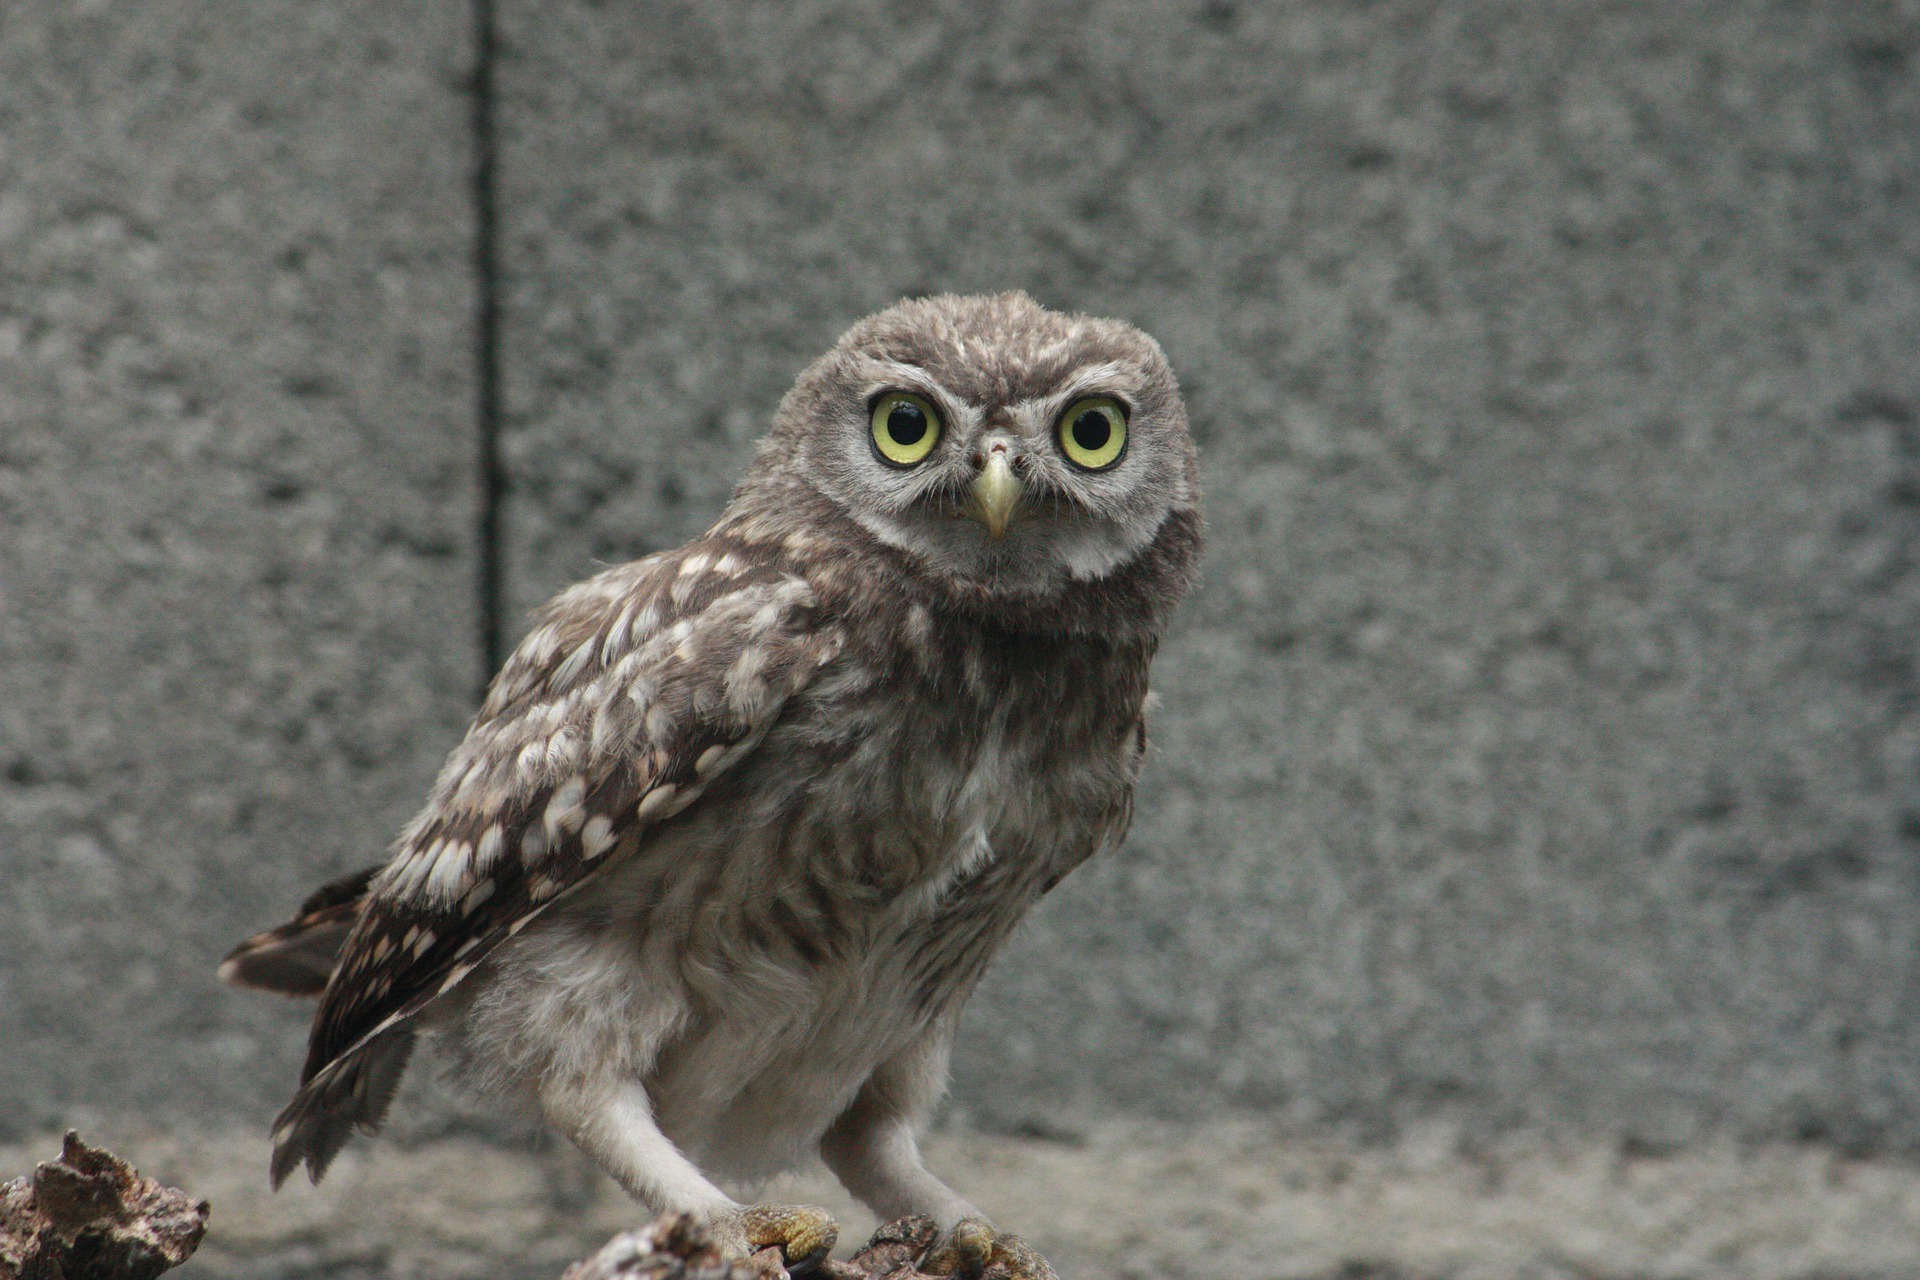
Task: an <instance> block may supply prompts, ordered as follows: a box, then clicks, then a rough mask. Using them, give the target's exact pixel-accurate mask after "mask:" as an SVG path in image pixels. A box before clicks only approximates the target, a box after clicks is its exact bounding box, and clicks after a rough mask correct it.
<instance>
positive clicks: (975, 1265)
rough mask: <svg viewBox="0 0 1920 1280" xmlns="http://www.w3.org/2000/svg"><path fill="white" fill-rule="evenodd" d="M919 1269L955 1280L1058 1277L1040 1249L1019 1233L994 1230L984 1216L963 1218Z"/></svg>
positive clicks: (928, 1255)
mask: <svg viewBox="0 0 1920 1280" xmlns="http://www.w3.org/2000/svg"><path fill="white" fill-rule="evenodd" d="M920 1270H921V1271H923V1272H925V1273H926V1274H928V1275H930V1276H952V1277H954V1278H955V1280H1059V1277H1058V1276H1056V1275H1054V1273H1053V1268H1052V1267H1051V1266H1049V1265H1048V1264H1047V1260H1046V1259H1045V1258H1043V1257H1041V1256H1040V1251H1039V1250H1037V1249H1035V1248H1034V1247H1033V1246H1032V1245H1030V1244H1028V1243H1027V1242H1026V1241H1025V1240H1022V1239H1021V1238H1020V1237H1019V1236H1016V1235H1008V1234H1005V1233H1003V1232H999V1231H995V1230H994V1229H993V1224H992V1223H990V1222H988V1221H987V1220H986V1219H984V1218H962V1219H961V1220H960V1221H959V1222H958V1223H957V1224H956V1225H955V1226H954V1228H953V1230H952V1231H951V1232H949V1233H948V1234H947V1238H946V1239H945V1240H942V1241H941V1242H940V1243H939V1244H937V1245H935V1246H934V1247H933V1251H932V1252H930V1253H929V1254H927V1256H926V1258H925V1259H923V1260H922V1261H921V1263H920Z"/></svg>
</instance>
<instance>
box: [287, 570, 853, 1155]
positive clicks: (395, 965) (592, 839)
mask: <svg viewBox="0 0 1920 1280" xmlns="http://www.w3.org/2000/svg"><path fill="white" fill-rule="evenodd" d="M814 605H815V597H814V593H813V590H812V588H811V587H809V586H808V584H807V583H806V582H805V580H804V579H802V578H799V577H796V576H795V575H793V574H792V573H790V572H787V571H786V570H784V569H783V568H781V567H780V566H779V564H778V563H777V561H776V560H775V559H774V558H773V557H771V556H769V554H768V552H767V549H766V548H764V547H759V546H754V545H751V544H748V543H744V542H741V541H739V540H736V539H729V538H726V537H724V536H718V537H713V538H709V539H706V540H704V541H701V542H696V543H693V544H690V545H689V546H687V547H684V548H682V549H681V550H679V551H677V552H674V553H672V554H668V555H661V556H655V557H651V558H650V559H648V560H643V561H639V562H636V563H635V564H631V565H624V566H620V567H618V568H614V569H610V570H608V571H606V572H605V573H602V574H600V575H599V576H598V577H595V578H592V579H589V580H588V581H586V582H584V583H582V584H580V585H579V586H576V587H574V588H573V589H572V590H570V591H568V592H566V593H564V594H563V595H561V596H560V597H559V598H558V599H557V600H555V601H554V602H553V603H552V604H551V605H549V606H548V607H547V608H546V609H545V610H544V611H543V612H542V614H541V616H540V617H539V618H537V619H536V625H535V628H534V630H533V632H532V634H531V635H530V636H529V637H528V638H527V640H526V641H525V642H524V643H523V644H522V645H521V646H520V647H519V649H518V650H517V651H516V652H515V653H514V655H513V656H512V657H511V658H510V659H509V660H508V662H507V665H506V667H505V669H504V670H503V671H502V672H501V674H500V677H499V679H498V680H497V681H496V682H495V684H494V688H493V691H492V694H491V696H490V697H489V698H488V700H487V703H486V705H485V707H483V709H482V710H481V712H480V715H479V717H478V719H477V720H476V721H475V723H474V726H473V729H472V730H471V731H470V732H469V734H468V737H467V740H466V742H465V743H463V744H462V746H461V748H460V749H459V750H457V751H456V752H455V753H454V755H453V757H452V759H451V760H450V761H449V762H448V765H447V768H446V770H445V771H443V773H442V775H441V777H440V780H439V782H438V783H437V784H436V786H435V788H434V792H433V794H432V796H431V797H430V799H429V801H428V806H427V809H426V810H425V812H423V813H422V814H421V816H420V817H419V818H417V819H416V820H415V821H414V823H413V824H412V826H411V827H410V828H409V830H408V832H407V833H406V834H405V835H404V836H403V837H402V839H401V844H400V851H399V853H398V854H397V856H396V857H395V859H394V860H393V862H392V863H391V864H389V865H388V866H387V867H386V868H385V869H384V870H383V871H382V872H381V873H380V874H379V875H378V876H377V877H375V878H374V879H373V881H372V883H371V884H370V886H369V887H368V892H367V894H366V897H365V899H364V901H363V902H362V904H361V906H360V910H359V914H358V917H357V919H356V920H355V921H354V923H353V927H352V932H351V934H350V936H349V937H348V938H347V941H346V943H345V946H344V947H343V949H342V952H341V959H340V963H339V965H338V967H337V968H336V969H335V970H334V973H333V975H332V980H331V981H330V982H329V983H328V984H327V987H326V991H325V994H324V995H323V996H322V997H321V1002H320V1010H319V1013H318V1014H317V1015H316V1017H315V1019H314V1025H313V1032H312V1035H311V1039H310V1041H309V1045H308V1053H307V1062H306V1067H305V1069H304V1070H303V1072H302V1075H301V1085H302V1088H301V1090H300V1092H299V1094H298V1095H296V1096H295V1098H294V1100H293V1102H292V1103H291V1104H289V1106H288V1107H287V1109H286V1110H285V1111H284V1112H283V1113H282V1114H281V1117H280V1119H279V1120H278V1121H277V1122H276V1124H275V1129H274V1134H275V1150H274V1161H273V1175H274V1180H275V1183H276V1184H277V1183H278V1182H279V1181H281V1180H282V1179H284V1178H285V1177H286V1176H287V1174H288V1173H289V1172H291V1171H292V1169H293V1167H294V1166H295V1165H296V1164H298V1163H301V1162H303V1161H304V1162H305V1164H306V1165H307V1169H308V1172H309V1174H310V1175H311V1176H312V1177H313V1178H314V1179H315V1180H316V1181H317V1180H318V1179H319V1177H320V1176H321V1174H322V1173H324V1171H325V1169H326V1166H327V1164H328V1163H329V1162H330V1161H331V1160H332V1158H333V1156H334V1155H335V1154H336V1153H337V1152H338V1150H339V1148H340V1145H341V1144H342V1143H344V1141H345V1140H346V1138H347V1136H348V1135H349V1134H350V1133H351V1132H352V1130H353V1128H355V1127H369V1126H372V1125H376V1124H378V1122H379V1120H380V1119H381V1117H382V1115H383V1114H384V1112H385V1109H386V1106H387V1103H388V1101H389V1100H390V1098H391V1096H392V1085H393V1083H395V1082H397V1079H398V1074H399V1069H400V1068H401V1067H403V1066H404V1053H405V1048H406V1046H407V1045H408V1044H409V1043H410V1041H411V1030H410V1029H409V1022H410V1020H411V1019H412V1018H413V1017H414V1016H415V1015H416V1014H418V1013H419V1012H420V1010H421V1009H423V1008H424V1007H425V1006H426V1005H427V1004H428V1003H430V1002H431V1001H433V1000H434V999H436V998H437V997H439V996H441V995H444V994H446V993H447V992H449V991H451V990H452V989H453V988H454V987H455V986H457V985H458V984H459V983H460V982H461V981H462V980H463V979H465V978H466V976H467V975H468V974H470V973H471V972H473V970H474V969H475V968H477V967H478V966H479V965H480V964H482V963H483V962H484V961H485V960H486V959H487V957H488V956H489V955H490V954H492V952H493V951H494V949H495V948H497V947H498V946H499V945H500V944H501V943H502V942H503V941H505V940H506V939H507V938H509V937H511V936H513V935H514V934H516V933H518V932H519V931H520V930H521V929H523V928H525V927H526V926H527V925H528V924H529V923H530V922H531V921H532V920H533V919H535V918H536V917H537V916H539V915H540V914H541V913H542V912H543V911H545V910H546V909H547V908H548V907H549V906H551V905H552V904H553V903H554V902H555V901H557V900H559V899H560V898H562V897H564V896H565V895H566V894H568V893H570V892H572V891H574V890H576V889H578V888H579V887H580V886H581V885H583V884H585V883H586V882H588V881H589V880H591V879H592V878H593V877H595V876H597V875H599V874H601V873H602V872H603V871H604V870H606V869H607V868H608V867H611V866H614V865H616V864H618V863H619V862H620V861H621V860H622V859H623V858H625V857H628V856H630V855H631V854H632V853H633V852H634V850H635V849H636V848H637V847H638V846H639V843H640V841H641V839H642V836H643V832H644V830H645V829H646V828H647V827H648V826H650V825H652V824H655V823H658V822H661V821H664V820H666V819H668V818H670V817H672V816H673V815H674V814H675V813H677V812H679V811H680V810H681V809H683V808H684V807H686V806H687V805H689V804H691V803H692V802H693V801H694V800H696V799H697V798H698V797H699V796H700V794H701V792H702V791H704V790H705V789H706V787H707V786H708V785H709V784H710V783H711V782H712V781H713V780H714V779H715V778H716V777H718V776H719V775H720V774H721V773H723V772H724V771H725V769H726V768H727V767H729V766H730V765H731V764H733V763H734V762H735V761H736V760H738V759H739V758H740V756H741V755H742V754H744V753H745V752H747V751H749V750H751V749H752V747H753V744H754V743H755V742H756V741H758V739H759V737H760V736H761V735H762V734H764V733H765V731H766V729H767V727H768V726H769V725H770V724H771V723H772V720H773V718H774V717H775V716H777V715H778V713H779V709H780V706H781V705H782V704H783V703H784V702H785V701H786V699H787V698H788V697H789V696H791V694H792V693H793V692H794V691H795V690H797V689H798V688H800V687H801V686H802V685H804V684H805V682H806V680H807V679H808V677H809V676H810V675H811V674H812V673H813V671H814V670H815V669H816V668H817V667H818V666H819V665H820V663H821V662H822V661H825V660H827V659H829V658H831V657H832V656H833V654H834V653H835V652H836V651H837V650H838V648H839V645H840V643H841V641H840V636H839V632H838V630H837V629H836V628H834V627H831V626H828V627H815V626H813V625H811V624H812V621H813V617H812V615H813V608H814Z"/></svg>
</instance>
